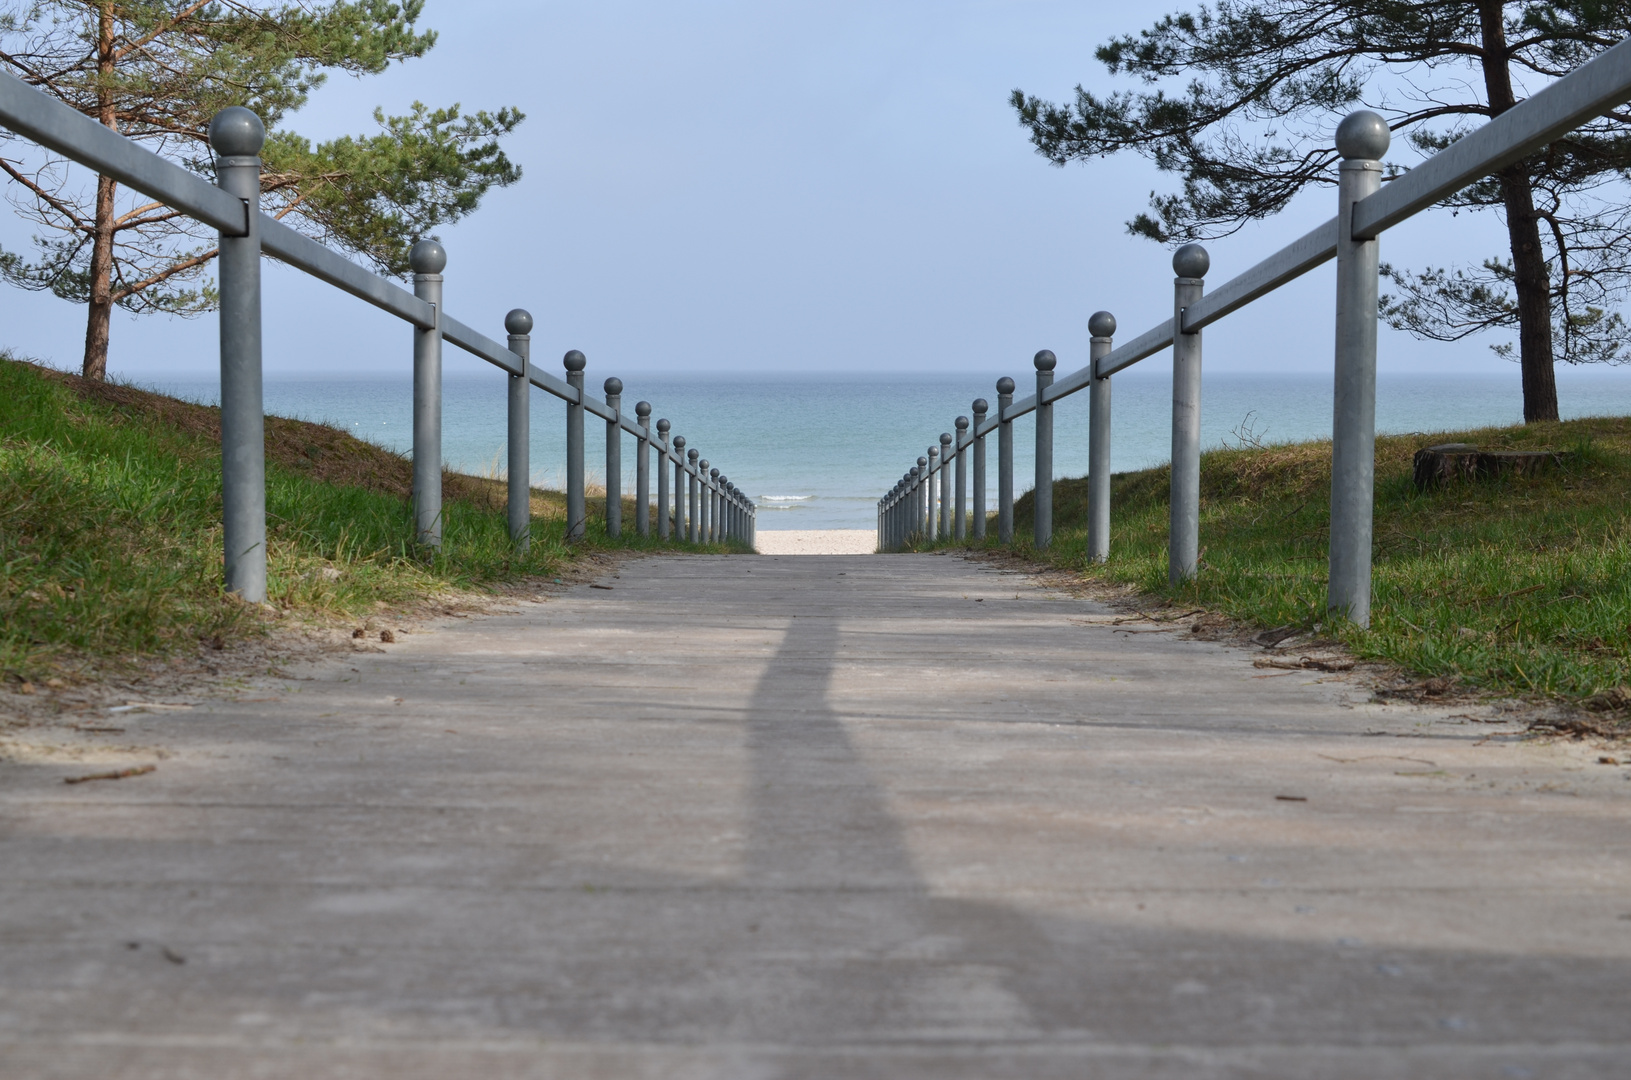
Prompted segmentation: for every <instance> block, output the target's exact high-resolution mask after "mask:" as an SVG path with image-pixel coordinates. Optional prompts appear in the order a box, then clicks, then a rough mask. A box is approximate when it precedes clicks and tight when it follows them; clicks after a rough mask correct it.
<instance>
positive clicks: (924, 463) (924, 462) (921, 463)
mask: <svg viewBox="0 0 1631 1080" xmlns="http://www.w3.org/2000/svg"><path fill="white" fill-rule="evenodd" d="M917 467H918V468H919V469H927V468H928V467H929V459H928V458H926V457H920V458H918V459H917Z"/></svg>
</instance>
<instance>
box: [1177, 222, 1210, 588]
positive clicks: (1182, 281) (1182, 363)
mask: <svg viewBox="0 0 1631 1080" xmlns="http://www.w3.org/2000/svg"><path fill="white" fill-rule="evenodd" d="M1211 266H1212V257H1211V256H1210V255H1208V254H1207V253H1206V249H1205V248H1203V247H1201V245H1199V244H1185V245H1184V246H1183V247H1181V248H1179V249H1178V250H1177V251H1175V252H1173V253H1172V270H1173V273H1175V274H1177V275H1178V276H1177V279H1176V280H1175V281H1174V282H1173V300H1172V308H1173V310H1172V320H1173V321H1172V328H1173V335H1172V489H1171V500H1172V504H1171V518H1170V524H1169V526H1168V534H1167V582H1168V584H1171V585H1176V584H1178V583H1179V582H1181V581H1188V580H1190V579H1191V578H1193V577H1194V576H1195V570H1196V564H1197V563H1198V562H1199V560H1200V531H1201V334H1200V331H1198V330H1197V331H1196V332H1194V333H1193V334H1190V333H1185V332H1184V310H1185V309H1186V308H1188V307H1189V306H1190V305H1191V304H1194V303H1197V302H1198V301H1199V300H1200V298H1201V293H1202V290H1203V288H1204V287H1205V282H1204V280H1203V279H1204V278H1205V277H1206V272H1207V270H1209V269H1211Z"/></svg>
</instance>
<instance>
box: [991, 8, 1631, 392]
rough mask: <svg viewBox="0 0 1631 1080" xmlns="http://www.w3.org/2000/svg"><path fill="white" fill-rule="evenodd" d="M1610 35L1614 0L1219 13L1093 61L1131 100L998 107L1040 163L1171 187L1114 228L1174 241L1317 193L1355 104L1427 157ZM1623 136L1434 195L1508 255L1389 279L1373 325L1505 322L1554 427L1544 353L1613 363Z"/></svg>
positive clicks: (1090, 96) (1623, 124) (1624, 249)
mask: <svg viewBox="0 0 1631 1080" xmlns="http://www.w3.org/2000/svg"><path fill="white" fill-rule="evenodd" d="M1628 32H1631V2H1627V0H1571V2H1560V3H1540V2H1515V3H1502V2H1500V0H1420V2H1416V0H1412V2H1399V0H1220V2H1218V3H1215V4H1213V5H1209V6H1202V7H1200V8H1198V9H1196V10H1195V11H1193V12H1183V13H1179V14H1173V15H1168V16H1166V17H1164V18H1162V19H1160V20H1159V21H1157V22H1156V23H1155V24H1154V25H1153V26H1152V27H1150V28H1149V29H1146V30H1143V31H1140V32H1139V33H1137V34H1130V35H1124V36H1122V37H1118V38H1115V39H1112V40H1111V41H1109V42H1107V43H1105V44H1104V45H1102V46H1100V47H1099V48H1098V49H1097V51H1096V53H1095V55H1096V57H1097V58H1098V60H1099V61H1100V62H1101V63H1103V64H1104V65H1105V67H1106V68H1107V69H1108V70H1109V72H1110V73H1111V74H1112V75H1120V76H1128V77H1131V78H1133V79H1136V80H1138V81H1139V82H1140V83H1142V84H1143V86H1142V88H1141V89H1136V90H1120V91H1116V92H1113V93H1110V94H1107V95H1099V94H1094V93H1091V92H1089V91H1087V90H1085V89H1083V88H1082V87H1081V86H1077V87H1076V95H1075V100H1074V101H1072V102H1068V103H1065V104H1055V103H1050V102H1047V101H1044V100H1042V99H1040V98H1038V97H1036V96H1033V95H1027V94H1025V93H1024V92H1023V91H1021V90H1015V91H1014V93H1013V97H1012V104H1013V106H1014V108H1015V109H1016V110H1017V112H1018V116H1019V120H1020V123H1021V125H1023V126H1024V127H1025V128H1026V129H1027V130H1028V131H1029V133H1030V138H1031V141H1032V143H1033V144H1034V145H1035V146H1036V148H1037V151H1038V153H1040V154H1042V155H1043V156H1044V157H1046V158H1047V159H1048V160H1049V161H1051V162H1053V163H1054V164H1056V165H1064V164H1066V163H1068V162H1071V161H1082V160H1088V159H1092V158H1096V157H1101V156H1104V155H1107V154H1114V153H1118V152H1121V151H1132V152H1134V153H1137V154H1141V155H1143V156H1145V157H1147V158H1149V159H1150V160H1151V161H1153V162H1154V164H1155V165H1156V167H1157V168H1158V169H1160V170H1161V171H1163V172H1168V173H1173V174H1176V175H1177V177H1178V178H1179V180H1180V190H1179V191H1176V192H1167V193H1152V195H1151V199H1150V205H1149V207H1148V209H1147V210H1146V211H1145V212H1142V213H1139V214H1137V215H1136V216H1135V217H1133V218H1132V219H1131V220H1130V221H1129V222H1128V228H1129V230H1130V231H1131V232H1133V233H1134V234H1136V235H1140V236H1146V237H1149V238H1150V239H1153V240H1157V241H1160V242H1163V243H1184V242H1189V241H1192V240H1204V239H1211V238H1215V237H1218V236H1222V235H1226V234H1228V233H1230V232H1233V231H1235V230H1236V229H1239V228H1240V227H1241V226H1242V225H1244V224H1245V223H1246V222H1248V221H1252V220H1256V219H1260V218H1264V217H1268V216H1270V215H1272V214H1275V213H1277V212H1278V211H1280V210H1281V209H1283V208H1284V207H1285V206H1286V204H1287V203H1288V202H1289V201H1290V200H1291V199H1292V198H1293V197H1295V196H1296V195H1297V194H1298V193H1299V192H1301V191H1303V190H1304V189H1305V188H1307V187H1309V186H1310V185H1320V184H1334V183H1335V182H1336V175H1335V169H1334V165H1335V163H1336V160H1337V155H1336V151H1335V148H1334V146H1333V135H1334V132H1335V129H1336V125H1337V123H1338V122H1339V121H1340V120H1341V119H1342V117H1343V116H1344V115H1345V114H1346V113H1348V112H1350V111H1352V110H1353V109H1355V108H1359V107H1366V108H1370V109H1374V110H1375V111H1377V112H1379V113H1381V114H1382V115H1383V116H1385V117H1387V119H1388V121H1389V125H1390V127H1391V128H1392V129H1393V130H1394V131H1395V132H1396V133H1402V134H1403V138H1402V139H1397V140H1396V142H1395V146H1402V147H1404V148H1408V149H1410V150H1413V151H1415V152H1416V153H1418V154H1420V155H1427V154H1430V153H1433V152H1435V151H1437V150H1439V149H1442V148H1443V147H1444V146H1446V145H1448V144H1449V143H1450V142H1452V141H1454V140H1455V139H1456V138H1458V137H1460V136H1461V135H1463V134H1465V133H1466V132H1467V131H1468V130H1470V129H1471V128H1472V127H1474V126H1476V125H1478V124H1480V123H1483V122H1485V121H1487V120H1488V119H1489V118H1491V117H1494V116H1497V115H1499V114H1500V113H1502V112H1504V111H1506V110H1507V109H1509V108H1511V107H1512V106H1513V105H1514V104H1516V103H1517V101H1519V100H1521V97H1522V95H1523V94H1525V93H1528V92H1532V91H1533V90H1535V89H1539V88H1540V87H1541V86H1543V85H1545V84H1546V83H1548V82H1550V81H1552V80H1554V79H1556V78H1560V77H1561V76H1563V75H1565V74H1567V73H1568V72H1569V71H1571V70H1573V69H1574V68H1576V67H1578V66H1579V65H1580V64H1582V63H1585V62H1586V61H1587V60H1590V59H1591V58H1592V57H1593V56H1595V55H1597V54H1598V53H1599V52H1601V51H1602V50H1604V49H1607V48H1609V47H1611V46H1612V45H1614V44H1617V43H1618V42H1619V41H1621V40H1623V39H1624V38H1625V36H1626V34H1627V33H1628ZM1628 125H1631V113H1628V112H1626V111H1625V110H1617V111H1615V112H1613V113H1610V114H1608V115H1606V116H1604V117H1601V118H1599V119H1598V120H1596V121H1593V122H1592V123H1590V124H1587V125H1586V126H1584V127H1582V128H1580V129H1579V130H1577V131H1575V132H1573V133H1572V134H1570V135H1568V136H1565V137H1564V138H1562V139H1559V140H1558V141H1557V142H1555V143H1553V144H1552V145H1550V146H1548V147H1546V148H1545V149H1543V150H1542V151H1540V152H1539V153H1537V154H1535V155H1533V156H1532V157H1530V158H1528V159H1526V160H1524V161H1520V162H1518V163H1516V164H1514V165H1512V166H1510V167H1508V168H1507V169H1505V170H1503V171H1502V172H1501V173H1500V174H1498V175H1496V176H1493V177H1490V178H1488V179H1486V180H1483V181H1481V182H1479V183H1477V184H1474V185H1472V186H1471V187H1469V188H1467V189H1466V190H1464V191H1462V192H1460V193H1458V194H1457V195H1455V196H1454V197H1452V198H1451V199H1450V200H1448V201H1447V204H1446V205H1449V206H1451V207H1454V208H1455V209H1457V210H1483V209H1493V210H1495V211H1496V212H1497V213H1498V214H1500V215H1501V217H1502V218H1503V219H1504V221H1505V223H1506V226H1507V232H1508V245H1507V247H1508V250H1506V251H1505V252H1502V253H1501V254H1498V255H1493V256H1490V257H1486V258H1483V259H1480V260H1475V261H1473V262H1472V263H1471V264H1470V265H1463V266H1451V267H1426V268H1423V269H1422V270H1421V271H1419V272H1414V271H1410V270H1405V269H1401V268H1398V267H1394V266H1387V267H1386V268H1385V270H1384V273H1385V274H1386V275H1387V276H1388V278H1389V279H1390V280H1391V282H1392V284H1393V286H1394V291H1393V293H1392V295H1390V296H1388V297H1387V298H1385V300H1384V303H1383V316H1384V318H1386V319H1387V320H1388V321H1389V323H1391V324H1392V325H1394V326H1395V327H1398V328H1401V329H1405V330H1408V331H1410V332H1412V333H1414V334H1417V335H1419V336H1423V337H1429V338H1436V339H1440V340H1453V339H1456V338H1460V337H1465V336H1466V335H1468V334H1471V333H1476V332H1478V331H1481V330H1488V329H1493V328H1515V329H1516V330H1517V331H1518V346H1519V349H1518V351H1519V354H1520V358H1521V361H1522V364H1523V382H1524V415H1525V417H1526V418H1527V419H1530V420H1542V419H1554V418H1555V417H1556V415H1557V391H1556V384H1555V381H1554V376H1553V372H1552V364H1553V359H1554V355H1556V356H1560V357H1561V358H1562V359H1564V360H1567V361H1570V362H1575V363H1581V362H1590V361H1622V360H1625V359H1628V357H1627V356H1626V355H1625V354H1624V353H1623V352H1622V351H1621V347H1620V337H1621V334H1622V331H1623V323H1622V322H1621V319H1620V317H1619V315H1618V314H1616V313H1612V312H1611V310H1610V309H1611V308H1612V307H1613V305H1614V304H1615V303H1616V302H1617V301H1618V300H1619V299H1621V298H1622V297H1623V296H1624V295H1625V293H1626V291H1627V289H1628V287H1631V238H1628V235H1627V230H1626V229H1625V227H1624V226H1625V225H1626V221H1625V203H1626V191H1625V187H1624V180H1625V173H1626V170H1627V169H1628V168H1631V126H1628ZM1390 166H1391V168H1392V169H1393V170H1395V171H1396V170H1397V169H1400V168H1404V167H1407V166H1406V164H1404V163H1400V162H1392V163H1390ZM1496 349H1497V351H1498V352H1510V351H1511V346H1510V344H1502V345H1498V346H1496Z"/></svg>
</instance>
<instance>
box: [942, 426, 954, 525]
mask: <svg viewBox="0 0 1631 1080" xmlns="http://www.w3.org/2000/svg"><path fill="white" fill-rule="evenodd" d="M951 455H952V450H951V432H949V431H942V432H941V433H940V539H942V540H950V539H951V480H952V476H951Z"/></svg>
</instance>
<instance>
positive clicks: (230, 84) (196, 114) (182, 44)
mask: <svg viewBox="0 0 1631 1080" xmlns="http://www.w3.org/2000/svg"><path fill="white" fill-rule="evenodd" d="M423 6H424V4H423V0H401V2H395V0H332V2H329V3H283V4H265V3H255V2H251V0H16V2H10V3H0V65H3V66H4V68H5V69H7V70H9V71H11V72H12V73H13V74H15V75H17V76H18V77H19V78H21V79H23V80H24V81H26V82H28V83H29V84H30V85H33V86H34V87H36V88H38V89H39V90H41V91H42V92H44V93H46V94H48V95H50V96H52V97H54V98H56V99H57V100H59V101H61V102H63V103H65V104H67V105H68V106H70V107H71V108H74V109H76V110H78V111H79V112H81V113H84V114H85V115H87V116H90V117H92V118H94V119H95V120H97V121H98V122H99V123H101V124H103V125H105V126H107V127H109V128H112V129H113V130H115V131H118V132H119V133H120V134H122V135H124V136H126V137H128V138H131V139H134V140H137V141H138V142H141V143H142V144H144V145H145V146H146V147H147V148H148V149H150V150H152V151H154V152H155V153H158V154H161V155H163V156H165V157H167V158H169V159H171V160H172V161H175V162H176V163H178V164H180V165H182V166H184V167H186V168H188V169H191V170H192V171H194V172H196V173H198V174H200V175H203V176H206V177H209V178H211V179H213V176H214V161H213V157H212V154H211V151H210V148H209V136H208V127H209V121H210V118H211V117H212V116H214V115H215V113H216V112H218V111H219V110H221V109H223V108H225V107H227V106H229V105H243V106H247V107H248V108H250V109H252V110H254V111H255V112H256V113H257V114H259V115H260V117H261V119H262V120H263V121H264V122H265V124H266V127H267V130H268V138H267V143H266V147H265V149H264V151H263V152H262V158H263V162H264V172H263V178H262V185H263V190H264V193H265V197H264V199H263V206H264V207H265V209H266V210H267V211H268V212H269V213H272V214H273V215H274V216H276V217H278V218H280V219H282V220H285V221H286V222H287V223H289V224H291V225H293V226H295V227H296V228H299V229H301V230H302V231H304V232H306V233H307V234H308V235H311V236H313V237H315V238H317V239H320V240H323V241H324V242H327V243H330V244H333V245H335V246H337V247H339V248H341V249H343V250H346V251H349V252H352V253H354V254H357V255H360V256H361V257H363V258H364V259H365V260H366V261H368V262H370V263H372V264H373V265H374V266H375V267H377V268H378V269H379V270H381V271H383V272H386V273H391V274H404V273H406V271H407V251H408V248H409V247H410V246H411V244H412V243H413V241H414V240H415V239H417V238H419V237H420V236H424V235H427V234H429V232H430V231H431V230H433V229H435V228H436V227H437V226H439V225H443V224H446V223H449V222H453V221H456V220H458V219H459V218H461V217H463V216H464V215H466V214H469V213H471V212H472V211H474V210H475V209H476V207H477V206H478V205H479V204H480V202H481V199H482V197H483V196H484V195H485V194H486V193H487V192H488V191H489V190H490V189H491V188H493V187H495V186H497V187H503V186H506V185H509V184H512V183H514V182H515V181H516V180H518V179H519V178H520V175H521V172H520V169H519V167H517V166H516V165H515V164H514V163H513V162H511V161H510V159H509V158H508V157H507V156H506V155H505V153H504V152H503V150H502V148H501V145H500V143H501V140H502V138H503V137H504V136H505V135H507V134H509V133H510V132H511V131H513V130H514V128H515V126H516V125H517V124H519V123H520V122H521V120H522V115H521V113H520V112H518V111H516V110H515V109H509V108H505V109H500V110H498V111H496V112H491V113H489V112H480V111H478V112H474V113H468V114H467V113H465V112H463V111H462V110H461V109H460V107H459V106H458V105H452V106H448V107H445V108H436V109H432V108H429V107H426V106H424V105H422V104H418V103H416V104H415V105H414V107H413V109H412V111H411V112H410V113H409V114H407V115H404V116H387V115H385V114H384V112H383V111H380V110H376V111H375V113H374V121H375V124H376V125H377V130H376V131H375V132H373V133H371V134H364V135H359V136H356V137H343V138H339V139H333V140H330V141H328V142H324V143H321V144H316V145H314V144H313V143H312V142H311V141H310V140H308V139H306V138H303V137H302V136H300V135H298V134H297V133H295V132H293V131H290V130H288V129H287V128H285V127H284V126H283V125H284V122H285V120H286V118H287V117H288V116H289V114H291V113H293V112H295V111H297V110H298V109H299V108H300V107H301V106H303V105H304V104H305V103H306V101H307V100H308V98H309V96H310V94H311V93H312V91H313V90H315V89H316V88H317V87H318V86H320V85H321V84H322V83H323V81H324V80H325V79H326V78H327V75H328V73H330V72H333V71H339V72H344V73H347V74H351V75H356V76H362V75H369V74H377V73H379V72H382V71H384V70H385V69H386V68H387V67H388V66H389V65H390V64H391V63H392V62H394V61H395V62H400V61H406V60H409V59H413V58H416V57H421V56H423V55H424V54H425V53H426V52H427V51H428V50H429V49H430V48H431V47H432V46H433V45H434V44H435V42H436V35H435V33H434V32H432V31H422V30H419V29H417V24H418V21H419V18H420V15H421V13H422V10H423ZM0 134H3V133H0ZM0 171H4V173H5V174H6V175H7V176H9V177H10V179H11V181H12V183H11V185H9V189H8V192H7V194H8V197H9V198H10V199H11V201H12V203H13V204H14V205H15V206H16V207H17V208H18V210H19V211H20V212H22V213H23V214H24V215H25V216H26V217H27V218H29V219H30V220H32V221H33V222H34V223H35V224H36V225H38V226H39V227H40V228H41V229H42V232H43V234H44V235H39V236H36V238H35V250H34V252H33V255H32V257H31V258H28V257H24V256H23V255H22V254H21V253H18V252H0V275H3V276H4V277H5V279H6V280H7V281H9V282H11V283H12V284H14V285H18V286H21V287H23V288H27V289H37V290H49V291H51V292H54V293H55V294H57V295H58V296H61V297H63V298H65V299H69V300H73V301H76V302H83V303H86V304H87V306H88V319H87V329H86V346H85V358H84V371H85V373H86V374H87V375H90V376H93V377H101V375H102V374H103V373H104V371H105V370H106V364H107V348H108V334H109V321H110V314H111V310H112V308H113V306H114V305H118V306H120V307H124V308H126V309H128V310H131V311H134V312H166V313H170V314H175V315H184V316H185V315H196V314H199V313H201V312H204V311H207V310H210V309H211V308H212V307H213V306H214V303H215V292H214V289H213V286H212V285H211V283H210V281H209V278H208V265H209V263H210V262H211V260H213V258H214V257H215V254H216V252H215V246H214V237H213V235H212V234H211V233H210V231H209V230H207V229H205V228H202V227H201V226H199V225H198V223H197V222H194V221H192V220H191V219H189V218H187V217H185V216H183V215H181V214H179V213H178V212H176V211H174V210H172V209H170V208H169V207H167V206H164V205H162V204H158V203H154V202H151V201H149V200H147V199H145V198H143V197H140V196H137V195H135V194H134V193H123V192H120V191H119V189H118V186H117V185H116V184H115V183H114V182H113V181H111V180H110V179H108V178H106V177H98V178H97V180H96V184H95V188H94V191H86V190H83V183H82V182H81V181H80V180H79V178H78V174H79V170H78V167H77V166H72V165H70V164H69V163H67V162H65V161H64V160H62V159H61V158H57V157H55V156H53V155H50V154H47V153H44V152H43V151H39V150H38V149H37V148H33V147H29V146H26V145H25V144H22V143H21V142H20V141H18V140H9V141H8V140H3V139H0Z"/></svg>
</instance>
